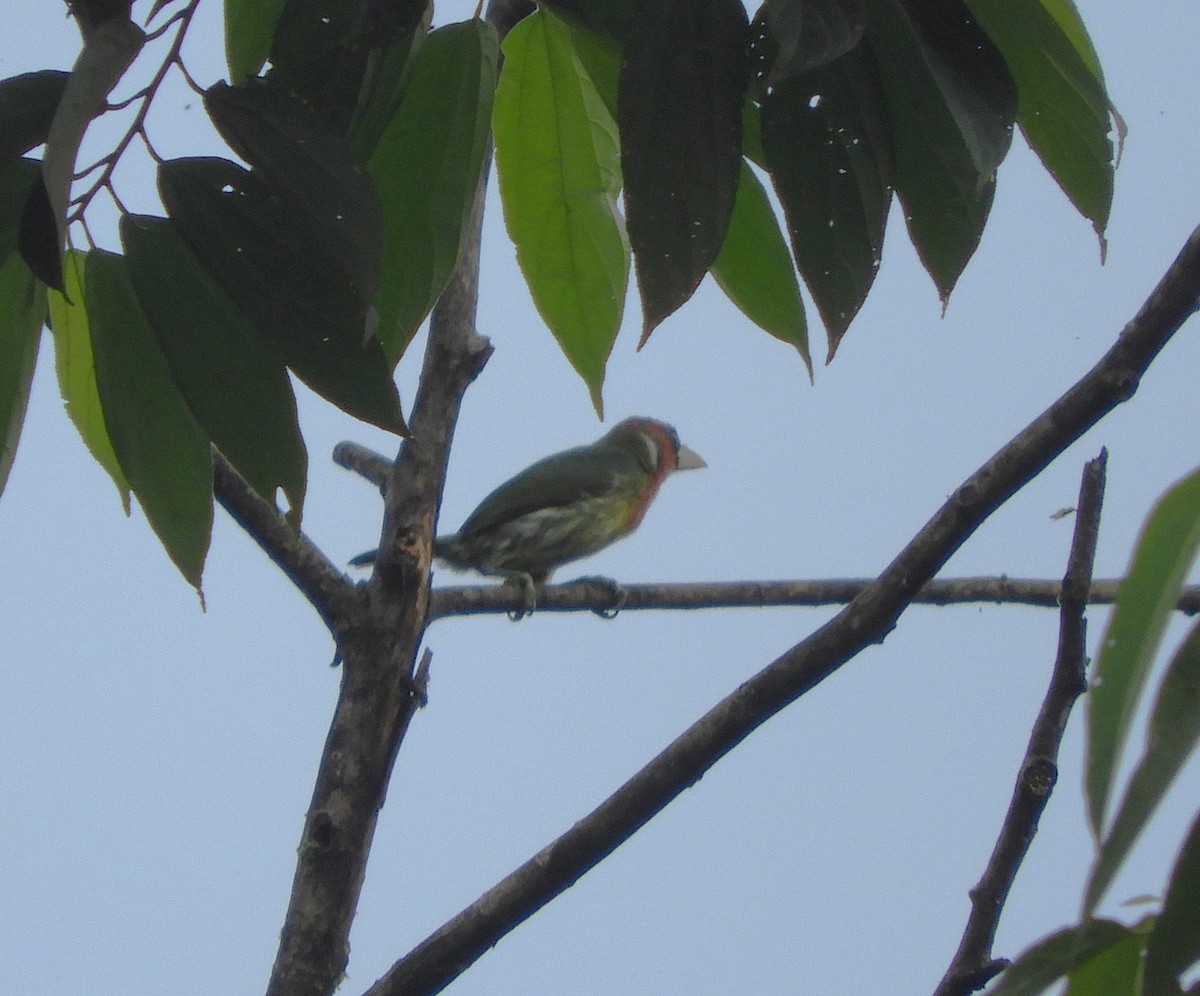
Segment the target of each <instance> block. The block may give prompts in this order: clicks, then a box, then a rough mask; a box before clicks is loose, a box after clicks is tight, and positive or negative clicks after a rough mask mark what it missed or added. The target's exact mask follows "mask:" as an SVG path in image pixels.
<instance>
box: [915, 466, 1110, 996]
mask: <svg viewBox="0 0 1200 996" xmlns="http://www.w3.org/2000/svg"><path fill="white" fill-rule="evenodd" d="M1107 461H1108V452H1107V451H1106V450H1101V451H1100V455H1099V456H1098V457H1097V458H1096V459H1095V460H1091V461H1089V462H1088V463H1087V465H1086V466H1085V467H1084V470H1083V480H1082V482H1081V483H1080V487H1079V515H1078V517H1077V518H1076V520H1075V535H1074V537H1073V538H1072V540H1071V554H1070V557H1069V558H1068V560H1067V573H1066V575H1065V576H1064V577H1063V583H1062V610H1061V613H1060V616H1059V630H1058V653H1057V656H1056V657H1055V661H1054V670H1053V672H1052V674H1051V676H1050V687H1049V688H1048V689H1047V690H1046V697H1045V699H1044V700H1043V701H1042V707H1041V709H1040V710H1039V712H1038V716H1037V720H1036V721H1035V722H1034V724H1033V731H1032V733H1031V734H1030V736H1029V745H1028V747H1026V749H1025V758H1024V760H1023V761H1022V762H1021V770H1020V773H1019V774H1018V775H1017V781H1016V785H1015V786H1014V788H1013V794H1012V800H1011V801H1010V803H1009V806H1008V813H1007V814H1006V815H1005V817H1004V823H1003V824H1002V825H1001V827H1000V833H999V835H998V836H997V838H996V846H995V848H994V849H993V850H992V856H991V858H990V859H989V860H988V863H987V868H986V869H985V870H984V872H983V875H982V877H981V878H980V879H979V882H978V883H977V884H976V886H975V888H973V889H972V890H971V915H970V917H968V919H967V925H966V928H965V930H964V931H963V936H962V940H961V942H960V943H959V946H958V951H957V952H956V953H955V955H954V958H953V960H952V961H951V962H950V967H949V968H947V969H946V974H945V975H944V976H943V977H942V981H941V982H940V983H939V984H938V987H937V989H936V990H935V991H934V996H968V994H969V993H973V992H975V991H976V990H977V989H982V988H983V987H984V986H985V985H987V983H988V980H990V979H991V978H992V977H993V976H994V975H996V974H997V973H999V972H1001V971H1003V969H1004V968H1005V966H1006V965H1007V964H1008V962H1007V961H1006V960H1004V959H996V958H993V957H992V942H993V941H994V940H995V937H996V927H997V926H998V925H999V923H1000V913H1001V911H1002V910H1003V909H1004V903H1005V900H1007V898H1008V892H1009V889H1010V888H1011V887H1012V883H1013V880H1014V879H1015V878H1016V875H1017V870H1018V869H1019V868H1020V867H1021V862H1022V861H1024V860H1025V855H1026V853H1027V852H1028V850H1029V845H1030V844H1032V843H1033V838H1034V835H1035V834H1036V833H1037V828H1038V822H1039V821H1040V820H1041V818H1042V813H1043V812H1044V811H1045V808H1046V804H1047V803H1048V802H1049V801H1050V793H1051V791H1052V790H1053V788H1054V783H1055V781H1056V780H1057V778H1058V748H1059V745H1060V744H1061V743H1062V737H1063V733H1064V732H1065V730H1066V728H1067V719H1068V718H1069V717H1070V715H1071V709H1072V707H1073V706H1074V705H1075V700H1076V699H1078V698H1079V696H1080V695H1082V694H1083V691H1084V689H1085V688H1086V679H1085V677H1084V669H1085V668H1086V666H1087V656H1086V655H1087V620H1086V619H1085V618H1084V610H1085V608H1086V607H1087V593H1088V590H1089V588H1090V587H1091V582H1092V565H1093V563H1094V561H1095V557H1096V538H1097V536H1098V534H1099V531H1100V507H1101V505H1102V504H1103V501H1104V481H1105V467H1106V464H1107Z"/></svg>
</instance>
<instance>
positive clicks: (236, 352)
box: [121, 215, 308, 526]
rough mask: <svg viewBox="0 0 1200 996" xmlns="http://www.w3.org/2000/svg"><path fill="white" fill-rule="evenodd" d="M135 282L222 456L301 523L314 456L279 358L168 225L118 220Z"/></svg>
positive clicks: (178, 380)
mask: <svg viewBox="0 0 1200 996" xmlns="http://www.w3.org/2000/svg"><path fill="white" fill-rule="evenodd" d="M121 241H122V243H123V244H124V246H125V252H126V262H127V266H128V270H129V277H130V280H131V281H132V283H133V288H134V291H135V293H136V295H137V300H138V304H139V306H140V307H141V310H142V312H143V314H144V315H145V317H146V320H147V321H148V322H149V324H150V326H151V328H152V330H153V332H154V335H155V337H156V339H157V342H158V346H159V348H160V349H161V350H162V353H163V356H164V358H165V359H166V361H167V366H168V367H169V368H170V371H171V375H172V377H173V378H174V380H175V384H176V386H177V387H178V389H179V391H180V393H181V394H182V395H183V397H184V399H185V400H186V401H187V405H188V408H189V409H190V411H191V413H192V415H193V416H194V417H195V419H196V421H197V422H199V423H200V425H202V426H203V427H204V430H205V432H206V433H207V434H208V436H209V437H210V438H211V439H212V441H213V443H214V444H216V447H217V449H219V450H220V451H221V452H222V453H224V454H225V456H226V457H228V458H229V462H230V463H232V464H233V466H234V467H235V468H236V469H237V471H238V473H240V474H241V475H242V477H244V478H245V479H246V481H247V482H248V483H249V484H250V486H251V487H252V488H254V490H255V491H257V492H258V493H259V495H261V496H262V497H263V498H264V499H266V500H267V501H269V502H271V503H274V501H275V493H276V490H277V489H279V488H282V489H283V491H284V493H285V494H286V495H287V498H288V504H289V506H290V516H289V517H290V518H291V519H292V521H293V523H294V524H295V525H297V526H298V525H299V522H300V514H301V510H302V508H303V505H304V490H305V480H306V474H307V470H308V456H307V453H306V451H305V448H304V440H303V438H302V437H301V435H300V426H299V423H298V422H297V420H296V400H295V397H294V395H293V394H292V385H291V381H290V380H289V379H288V375H287V368H286V367H285V366H284V363H283V360H282V359H281V358H280V356H279V354H278V353H277V352H276V351H275V350H274V349H272V348H271V347H270V346H269V345H268V344H267V343H266V342H264V341H263V338H262V336H260V335H259V334H258V332H257V331H256V330H255V329H254V327H253V326H252V325H250V323H249V322H247V321H246V320H245V319H244V318H243V317H242V316H241V315H240V314H239V313H238V311H237V309H236V307H235V306H234V304H233V302H232V301H231V300H230V299H229V296H228V295H227V294H226V293H225V292H224V291H223V290H222V289H221V288H220V287H219V286H217V284H216V282H215V281H214V280H213V279H212V278H211V277H210V276H209V275H208V273H207V272H206V271H205V270H204V269H203V268H202V267H201V266H200V263H199V262H198V261H197V260H196V257H195V256H194V255H193V254H192V252H191V250H189V249H188V247H187V243H185V242H184V241H183V239H182V238H180V237H179V235H178V234H177V233H176V232H175V230H174V229H173V228H172V227H171V225H170V223H169V222H167V221H165V220H164V219H162V218H148V217H145V216H141V215H125V216H124V217H123V218H122V219H121Z"/></svg>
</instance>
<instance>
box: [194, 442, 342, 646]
mask: <svg viewBox="0 0 1200 996" xmlns="http://www.w3.org/2000/svg"><path fill="white" fill-rule="evenodd" d="M213 493H214V494H215V495H216V498H217V501H219V502H220V503H221V505H222V506H224V508H225V511H227V512H228V513H229V514H230V515H231V516H232V517H233V520H234V521H235V522H236V523H237V524H238V525H239V526H241V527H242V528H243V529H244V530H246V532H247V533H249V534H250V536H251V538H252V539H253V540H254V541H255V542H256V543H257V544H258V545H259V546H260V547H262V549H263V551H264V552H265V553H266V555H267V556H268V557H270V558H271V559H272V560H273V561H275V563H276V565H277V566H278V567H279V569H280V570H281V571H283V573H284V574H285V575H286V576H287V577H288V579H289V580H290V581H291V582H292V584H294V585H295V586H296V587H297V588H299V589H300V592H301V594H303V595H304V597H305V598H307V599H308V600H309V602H311V603H312V606H313V608H315V609H316V610H317V613H318V614H319V615H320V616H321V619H322V621H324V623H325V625H326V626H328V627H329V630H330V632H331V633H333V635H334V638H335V639H340V637H341V634H342V633H344V632H345V630H346V628H347V626H348V625H349V619H350V616H351V614H352V612H353V610H354V602H355V598H354V585H353V583H352V582H351V581H350V579H349V578H348V577H346V575H345V574H343V573H342V572H341V571H339V570H338V569H337V568H336V567H335V566H334V565H333V564H332V563H331V562H330V561H329V559H328V558H327V557H326V556H325V554H323V553H322V552H321V551H320V549H318V547H317V546H316V544H315V543H313V542H312V540H310V539H309V538H308V537H307V536H305V535H304V533H302V532H297V531H296V530H295V529H293V528H292V526H291V524H290V523H289V522H288V521H287V519H286V518H285V517H284V515H283V514H282V513H280V512H279V511H278V510H277V509H276V508H275V506H274V505H272V504H270V502H268V501H266V500H264V499H263V498H261V497H259V495H258V494H257V493H256V492H255V491H254V489H253V488H251V487H250V485H249V484H247V483H246V481H245V480H244V479H243V478H242V476H241V475H240V474H239V473H238V472H237V471H236V470H234V468H233V465H232V464H230V462H229V461H228V460H226V459H225V457H223V456H222V455H221V454H220V453H219V452H217V451H216V450H215V449H214V450H213Z"/></svg>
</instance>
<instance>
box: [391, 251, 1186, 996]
mask: <svg viewBox="0 0 1200 996" xmlns="http://www.w3.org/2000/svg"><path fill="white" fill-rule="evenodd" d="M1197 307H1200V229H1197V230H1196V231H1195V232H1193V234H1192V236H1191V237H1190V238H1189V239H1188V241H1187V243H1186V244H1185V245H1184V247H1183V249H1182V250H1181V251H1180V253H1179V255H1178V257H1177V258H1176V259H1175V261H1174V262H1173V263H1172V264H1171V266H1170V268H1169V269H1168V270H1167V273H1166V274H1165V276H1164V277H1163V278H1162V280H1161V281H1160V282H1159V285H1158V287H1156V288H1155V290H1154V292H1153V293H1152V294H1151V295H1150V298H1149V299H1148V300H1147V301H1146V303H1145V304H1144V305H1143V306H1142V308H1141V310H1140V311H1139V312H1138V314H1137V316H1136V317H1135V318H1134V319H1133V321H1131V322H1130V323H1129V324H1128V325H1127V326H1126V327H1125V329H1124V330H1123V331H1122V333H1121V335H1120V336H1119V337H1118V339H1117V342H1116V343H1115V344H1114V345H1113V347H1112V348H1111V349H1110V350H1109V351H1108V352H1107V353H1106V354H1105V355H1104V357H1103V358H1102V359H1101V360H1100V362H1099V363H1097V364H1096V365H1095V366H1094V367H1093V368H1092V369H1091V370H1090V371H1089V372H1088V373H1087V374H1085V375H1084V376H1083V377H1082V378H1081V379H1080V380H1079V381H1078V382H1077V383H1076V384H1075V385H1074V386H1073V387H1072V388H1071V389H1070V390H1068V391H1067V392H1066V394H1064V395H1063V396H1062V397H1061V398H1059V399H1058V401H1056V402H1055V403H1054V404H1053V405H1051V406H1050V407H1049V408H1048V409H1047V410H1046V411H1045V412H1043V413H1042V414H1041V415H1039V416H1038V417H1037V418H1036V419H1034V421H1033V422H1032V423H1030V425H1029V426H1028V427H1026V428H1025V429H1024V430H1023V431H1022V432H1020V433H1019V434H1018V435H1017V436H1016V437H1015V438H1014V439H1013V440H1012V441H1010V442H1009V443H1008V444H1007V445H1006V446H1004V447H1003V448H1002V449H1001V450H1000V451H999V452H998V453H996V454H995V456H993V457H992V458H991V459H990V460H989V461H988V462H987V463H986V464H984V465H983V466H982V467H981V468H980V469H979V470H977V471H976V472H975V473H974V474H972V475H971V476H970V477H969V478H968V479H967V480H966V481H965V482H964V483H963V484H962V485H961V486H960V487H959V488H958V489H957V490H956V491H955V493H954V494H953V495H952V496H951V497H950V499H949V500H948V501H947V502H946V503H945V504H944V505H943V506H942V507H941V508H940V509H939V510H938V511H937V512H936V513H935V514H934V516H933V517H932V518H931V519H930V520H929V522H927V523H926V524H925V526H923V527H922V528H921V530H920V531H919V532H918V533H917V535H916V536H915V537H914V538H913V539H912V540H911V542H909V544H908V545H907V546H906V547H905V548H904V549H903V550H902V551H901V552H900V554H899V556H897V557H896V559H895V560H894V561H892V563H891V564H890V565H889V566H888V567H887V568H886V569H885V570H884V571H883V573H882V574H881V575H880V576H879V577H878V578H877V579H876V580H875V581H874V582H872V583H871V584H870V585H868V586H867V588H865V589H864V590H863V591H862V592H861V593H860V594H859V595H858V597H856V598H855V599H854V601H853V602H852V603H851V604H850V605H848V606H847V607H846V608H845V609H843V610H842V611H841V612H839V613H838V614H837V615H836V616H835V617H834V618H833V619H831V620H830V621H829V622H828V623H826V624H825V625H824V626H822V627H821V628H820V629H818V630H816V632H814V633H813V634H812V635H811V636H809V637H808V638H807V639H805V640H803V641H802V642H801V643H799V644H797V645H796V646H795V647H793V648H792V649H791V650H789V651H787V652H786V653H784V654H783V655H782V656H781V657H779V658H778V659H777V660H776V661H774V662H773V663H772V664H770V665H768V666H767V667H766V668H764V669H763V670H762V671H761V672H759V674H757V675H756V676H755V677H754V678H752V679H751V680H750V681H747V682H746V683H744V684H743V685H741V686H740V687H739V688H738V689H737V690H736V691H734V692H733V693H732V694H731V695H729V696H728V697H726V698H725V699H724V700H723V701H721V702H720V703H718V704H717V705H716V706H715V707H713V708H712V709H711V710H710V711H709V712H708V713H707V714H706V715H705V716H703V717H701V719H700V720H698V721H697V722H696V723H695V724H694V725H693V726H692V727H690V728H689V729H688V730H686V731H684V733H683V734H682V735H681V736H679V737H678V738H677V739H676V740H675V741H674V742H673V743H671V744H670V745H669V746H668V747H667V748H666V749H665V750H664V751H663V752H662V753H660V754H659V755H658V757H656V758H655V759H654V760H653V761H651V762H650V763H649V764H648V765H646V766H645V767H644V768H643V769H642V770H641V771H639V772H638V773H637V774H635V775H634V776H633V777H632V778H631V779H630V780H629V781H627V782H626V783H625V784H624V785H623V786H622V787H621V788H620V789H618V790H617V791H616V792H615V793H614V794H613V795H612V796H610V797H609V798H608V799H607V800H605V801H604V802H603V803H601V805H600V806H599V807H597V808H596V809H595V810H593V812H592V813H591V814H589V815H588V816H587V817H585V818H584V819H582V820H581V821H580V822H578V823H576V824H575V826H573V827H572V828H571V829H570V830H568V831H567V832H566V833H565V834H563V835H562V836H561V837H559V838H558V840H556V841H554V842H553V843H551V844H549V845H548V846H547V847H545V848H544V849H543V850H542V851H541V852H539V853H538V854H537V855H535V856H534V857H533V858H532V859H530V860H529V861H527V862H526V863H525V864H523V865H522V866H521V867H520V868H518V869H516V870H515V871H514V872H512V873H511V874H510V875H509V876H508V877H506V878H505V879H503V880H502V881H501V882H499V883H498V884H497V885H495V886H493V887H492V888H491V889H490V890H488V892H486V893H485V894H484V895H483V896H481V897H480V898H479V899H478V900H476V902H475V903H473V904H472V905H471V906H470V907H468V908H467V909H465V910H464V911H462V912H461V913H459V914H458V915H457V916H455V917H454V918H453V919H452V920H450V921H449V922H448V923H446V924H444V925H443V926H442V927H440V928H439V929H438V930H437V931H435V932H434V933H433V934H432V935H431V936H430V937H428V938H427V939H426V940H424V941H423V942H421V944H419V945H418V946H417V947H416V948H415V949H413V951H412V952H410V953H409V954H408V955H406V956H405V957H404V958H402V959H401V960H400V961H398V962H397V963H396V964H395V965H393V966H392V968H391V969H390V970H389V971H388V973H387V974H386V975H385V976H384V977H383V978H381V979H380V980H379V981H378V982H376V984H375V985H374V986H372V987H371V989H370V990H369V991H368V992H369V994H370V996H385V994H392V996H399V994H405V996H411V994H413V993H428V992H437V991H439V990H440V989H442V988H444V987H445V986H446V985H448V984H449V983H450V982H451V981H452V980H454V979H455V978H457V976H458V975H460V974H461V973H462V972H463V971H464V970H465V969H466V968H467V967H469V966H470V965H471V964H472V963H473V962H474V961H475V960H476V959H477V958H479V957H480V956H481V955H482V954H483V953H484V952H485V951H487V949H488V948H490V947H491V946H492V945H494V944H495V943H496V942H497V941H499V939H500V938H501V937H503V936H504V935H505V934H506V933H507V932H508V931H510V930H512V929H513V928H514V927H515V926H516V925H517V924H519V923H521V922H522V921H524V920H525V919H526V918H528V917H529V916H531V915H532V914H533V913H534V912H536V911H537V910H538V909H540V908H541V907H542V906H544V905H546V903H548V902H550V900H551V899H553V898H554V897H555V896H557V895H558V894H559V893H561V892H563V891H564V890H566V889H567V888H569V887H570V886H571V885H572V884H573V883H574V882H575V881H577V880H578V879H579V878H580V877H581V876H582V875H583V874H585V873H586V872H587V871H588V870H589V869H591V868H592V867H594V866H595V865H596V864H597V863H599V862H600V861H601V860H603V858H604V857H606V856H607V855H608V854H610V853H611V852H612V851H614V850H615V849H616V848H617V847H619V846H620V845H621V844H622V843H623V842H624V841H625V840H627V839H628V838H629V837H630V836H631V835H632V834H633V833H635V832H636V831H637V830H638V829H639V828H640V827H641V826H643V825H644V824H645V823H647V822H648V821H649V820H650V819H651V818H652V817H653V816H654V815H655V814H656V813H658V812H659V811H660V810H662V809H663V808H664V807H665V806H666V805H667V804H668V803H670V802H671V800H673V799H674V798H675V797H676V796H678V795H680V794H681V793H682V792H683V791H684V789H686V788H688V787H689V786H690V785H693V784H694V783H695V782H696V781H697V780H698V779H699V778H700V777H701V776H702V775H703V774H704V772H705V771H707V770H708V769H709V768H711V767H712V766H713V765H714V764H716V762H717V761H718V760H720V759H721V758H722V757H723V756H724V755H725V754H726V753H727V752H728V751H730V750H732V749H733V748H734V747H735V746H737V745H738V744H739V743H741V741H742V740H744V739H745V738H746V737H747V736H749V735H750V733H751V732H753V731H754V730H755V729H757V728H758V727H759V726H761V725H762V724H763V723H765V722H766V721H767V720H768V719H769V718H770V717H771V716H773V715H774V714H775V713H777V712H779V711H780V710H781V709H783V708H784V707H785V706H787V705H789V704H790V703H792V702H794V701H795V700H796V699H797V698H799V697H800V696H801V695H803V694H804V693H805V692H806V691H808V690H809V689H811V688H813V687H814V686H815V685H817V684H818V683H819V682H821V681H823V680H824V679H825V678H827V677H828V676H829V675H831V674H832V673H833V672H834V671H836V670H837V669H838V668H839V667H841V666H842V665H843V664H844V663H845V662H846V661H848V660H850V658H852V657H853V656H854V655H856V654H857V653H858V652H859V651H860V650H862V649H864V648H865V647H867V646H869V645H870V644H872V643H878V642H879V641H881V640H883V639H884V638H885V637H886V636H887V634H888V633H889V632H890V631H891V629H892V627H893V626H895V624H896V620H897V619H898V618H899V617H900V614H901V613H902V612H903V611H904V609H905V608H906V607H907V606H908V604H909V603H910V602H911V600H912V599H913V598H914V597H915V596H916V594H917V592H918V591H920V589H921V588H922V587H924V585H925V584H926V583H928V582H929V580H930V579H931V578H932V577H933V576H934V575H935V574H936V573H937V572H938V571H939V570H940V569H941V567H942V566H943V564H945V562H946V561H947V559H949V557H950V556H952V555H953V553H954V552H955V551H956V550H957V549H958V548H959V547H960V546H962V544H963V543H964V542H966V540H967V539H968V538H969V537H970V536H971V535H972V534H973V533H974V532H975V530H976V529H978V528H979V526H980V525H981V524H982V523H983V522H984V521H985V520H986V519H987V518H988V517H989V516H990V515H991V514H992V513H993V512H995V510H996V509H997V508H999V507H1000V506H1001V505H1002V504H1003V503H1004V502H1005V501H1006V500H1007V499H1008V498H1009V497H1010V496H1011V495H1012V494H1014V493H1015V492H1016V491H1017V490H1018V489H1019V488H1021V487H1023V486H1024V485H1025V484H1027V483H1028V482H1029V481H1030V480H1032V479H1033V478H1034V477H1036V476H1037V474H1039V473H1040V472H1041V471H1042V470H1043V469H1044V468H1045V467H1046V465H1047V464H1049V463H1050V462H1051V461H1052V460H1053V459H1054V458H1055V457H1057V456H1058V455H1059V454H1061V453H1062V452H1063V450H1065V449H1066V448H1067V447H1068V446H1070V445H1071V443H1073V442H1075V440H1077V439H1078V438H1079V437H1080V436H1082V435H1083V434H1084V433H1085V432H1086V431H1087V430H1088V429H1090V428H1091V427H1092V426H1093V425H1095V423H1096V422H1097V421H1098V420H1099V419H1100V418H1101V417H1103V416H1104V415H1105V414H1107V413H1108V412H1109V411H1111V410H1112V409H1113V408H1115V407H1116V406H1117V405H1119V404H1120V403H1121V402H1123V401H1125V400H1127V399H1128V398H1130V397H1131V396H1132V395H1133V393H1134V391H1135V390H1136V389H1137V385H1138V381H1139V379H1140V377H1141V375H1142V374H1143V373H1144V372H1145V370H1146V368H1147V367H1148V366H1149V365H1150V363H1151V362H1152V361H1153V360H1154V358H1155V357H1156V356H1157V355H1158V353H1159V351H1160V350H1161V349H1162V348H1163V346H1165V345H1166V343H1167V341H1168V340H1169V339H1170V338H1171V336H1172V335H1174V333H1175V332H1176V331H1177V330H1178V329H1179V327H1180V326H1181V325H1182V324H1183V322H1184V321H1185V320H1186V319H1187V318H1188V316H1189V315H1191V314H1192V313H1193V312H1194V311H1195V310H1196V309H1197Z"/></svg>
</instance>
